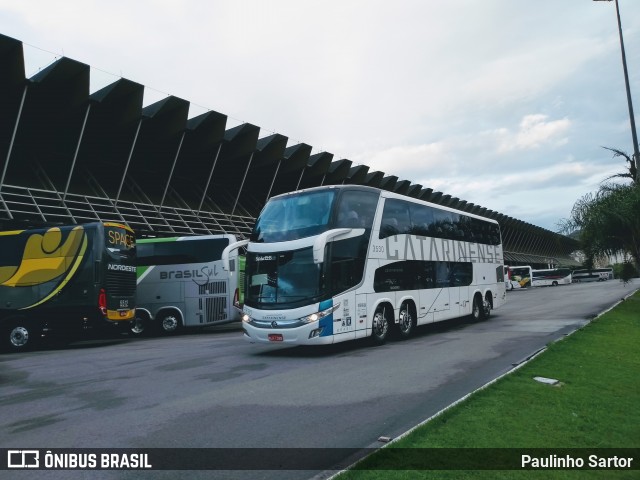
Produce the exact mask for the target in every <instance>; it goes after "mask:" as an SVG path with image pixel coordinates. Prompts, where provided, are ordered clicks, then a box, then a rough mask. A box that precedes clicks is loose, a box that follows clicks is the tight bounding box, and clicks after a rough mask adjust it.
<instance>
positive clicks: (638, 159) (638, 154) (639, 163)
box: [594, 0, 640, 184]
mask: <svg viewBox="0 0 640 480" xmlns="http://www.w3.org/2000/svg"><path fill="white" fill-rule="evenodd" d="M594 1H596V2H598V1H606V2H611V1H612V0H594ZM614 1H615V4H616V16H617V17H618V34H619V35H620V51H621V52H622V69H623V71H624V84H625V86H626V88H627V105H628V106H629V122H630V123H631V138H632V140H633V158H632V160H633V162H634V165H635V167H636V178H635V181H636V183H637V184H640V151H638V136H637V134H636V121H635V117H634V116H633V103H632V102H631V89H630V88H629V73H628V71H627V57H626V55H625V53H624V41H623V40H622V23H621V22H620V7H619V6H618V0H614Z"/></svg>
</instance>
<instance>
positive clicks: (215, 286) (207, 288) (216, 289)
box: [198, 282, 227, 295]
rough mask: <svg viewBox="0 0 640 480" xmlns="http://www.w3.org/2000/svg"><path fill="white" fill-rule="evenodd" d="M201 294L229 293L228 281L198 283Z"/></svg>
mask: <svg viewBox="0 0 640 480" xmlns="http://www.w3.org/2000/svg"><path fill="white" fill-rule="evenodd" d="M198 293H199V294H200V295H225V294H226V293H227V282H209V283H205V284H204V285H198Z"/></svg>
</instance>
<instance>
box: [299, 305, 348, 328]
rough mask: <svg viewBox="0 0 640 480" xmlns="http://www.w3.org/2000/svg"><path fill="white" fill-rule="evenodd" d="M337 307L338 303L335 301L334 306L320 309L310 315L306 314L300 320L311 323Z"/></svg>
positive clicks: (338, 306)
mask: <svg viewBox="0 0 640 480" xmlns="http://www.w3.org/2000/svg"><path fill="white" fill-rule="evenodd" d="M338 308H340V303H339V302H338V303H336V304H335V305H334V306H332V307H329V308H327V309H326V310H322V311H321V312H318V313H312V314H311V315H307V316H306V317H301V318H300V320H301V321H302V322H304V323H313V322H317V321H318V320H320V319H321V318H324V317H326V316H327V315H331V314H332V313H333V312H335V311H336V310H337V309H338Z"/></svg>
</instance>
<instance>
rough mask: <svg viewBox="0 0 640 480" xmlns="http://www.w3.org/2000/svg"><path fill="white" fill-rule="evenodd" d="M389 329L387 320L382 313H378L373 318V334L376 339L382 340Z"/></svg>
mask: <svg viewBox="0 0 640 480" xmlns="http://www.w3.org/2000/svg"><path fill="white" fill-rule="evenodd" d="M388 329H389V324H388V323H387V319H386V318H385V316H384V315H383V314H382V312H378V313H376V314H375V315H374V317H373V334H374V335H375V336H376V337H377V338H384V337H386V335H387V330H388Z"/></svg>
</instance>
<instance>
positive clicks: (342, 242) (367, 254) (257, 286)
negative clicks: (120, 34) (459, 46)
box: [223, 185, 506, 345]
mask: <svg viewBox="0 0 640 480" xmlns="http://www.w3.org/2000/svg"><path fill="white" fill-rule="evenodd" d="M241 245H246V248H247V263H246V272H245V284H246V287H245V301H244V307H243V318H242V320H243V329H244V335H245V339H246V340H248V341H250V342H252V343H267V344H268V343H270V344H280V345H301V344H305V345H321V344H331V343H337V342H344V341H349V340H355V339H357V338H365V337H370V338H371V339H372V340H373V342H374V343H378V344H379V343H384V342H385V340H386V339H387V337H388V335H389V334H390V333H391V332H393V331H394V330H396V331H397V332H398V334H399V335H400V336H402V337H408V336H410V335H411V334H412V333H413V332H414V330H415V327H416V326H418V325H422V324H427V323H432V322H437V321H441V320H446V319H450V318H457V317H463V316H466V315H470V316H472V318H474V319H475V320H481V319H486V318H488V317H489V315H490V313H491V310H492V309H494V308H498V307H500V306H501V305H502V304H503V303H504V302H505V300H506V293H505V284H504V270H503V267H504V263H503V251H502V242H501V235H500V227H499V225H498V223H497V222H496V221H495V220H491V219H488V218H483V217H479V216H476V215H472V214H468V213H464V212H460V211H457V210H453V209H451V208H447V207H443V206H440V205H435V204H431V203H428V202H424V201H421V200H418V199H415V198H411V197H407V196H403V195H399V194H396V193H392V192H388V191H383V190H379V189H376V188H371V187H365V186H355V185H340V186H337V185H336V186H325V187H317V188H310V189H307V190H301V191H297V192H292V193H288V194H283V195H279V196H276V197H273V198H271V199H270V200H269V201H268V202H267V204H266V205H265V207H264V209H263V210H262V212H261V213H260V215H259V217H258V219H257V220H256V223H255V226H254V229H253V232H252V233H251V237H250V239H248V240H244V241H242V242H239V243H237V244H235V245H230V246H229V247H228V249H226V254H230V253H231V252H232V251H233V249H234V248H237V247H239V246H241ZM224 259H225V255H223V260H224Z"/></svg>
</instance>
